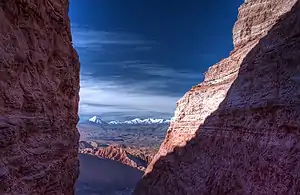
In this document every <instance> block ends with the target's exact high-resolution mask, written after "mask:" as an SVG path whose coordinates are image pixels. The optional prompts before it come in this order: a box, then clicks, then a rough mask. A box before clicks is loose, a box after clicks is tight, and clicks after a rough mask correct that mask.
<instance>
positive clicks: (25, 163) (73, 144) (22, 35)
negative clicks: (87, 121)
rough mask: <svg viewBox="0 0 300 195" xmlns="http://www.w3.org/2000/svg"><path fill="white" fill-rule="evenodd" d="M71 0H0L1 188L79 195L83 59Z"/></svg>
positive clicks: (2, 190) (3, 190)
mask: <svg viewBox="0 0 300 195" xmlns="http://www.w3.org/2000/svg"><path fill="white" fill-rule="evenodd" d="M68 7H69V2H68V0H38V1H35V0H1V1H0V18H1V20H0V34H1V36H0V194H9V195H10V194H12V195H14V194H15V195H20V194H22V195H23V194H24V195H25V194H28V195H29V194H30V195H36V194H49V195H50V194H51V195H54V194H59V195H61V194H65V195H69V194H73V192H74V190H73V188H74V183H75V180H76V178H77V177H78V160H77V152H78V139H79V133H78V131H77V128H76V124H77V121H78V115H77V110H78V100H79V96H78V92H79V61H78V57H77V54H76V51H75V50H74V49H73V47H72V43H71V42H72V40H71V33H70V22H69V17H68Z"/></svg>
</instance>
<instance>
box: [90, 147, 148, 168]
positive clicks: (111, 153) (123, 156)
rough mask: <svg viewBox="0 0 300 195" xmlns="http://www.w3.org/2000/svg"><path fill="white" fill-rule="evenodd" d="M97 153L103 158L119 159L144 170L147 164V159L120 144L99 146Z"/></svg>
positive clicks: (123, 162)
mask: <svg viewBox="0 0 300 195" xmlns="http://www.w3.org/2000/svg"><path fill="white" fill-rule="evenodd" d="M95 155H96V156H99V157H102V158H106V159H111V160H116V161H119V162H121V163H122V164H125V165H128V166H131V167H134V168H137V169H140V170H142V171H144V170H145V167H146V166H147V162H146V161H144V160H142V159H141V158H139V157H137V156H135V155H133V154H131V153H129V152H128V151H127V150H126V149H123V148H120V147H118V146H108V147H105V148H99V149H98V150H97V151H96V152H95Z"/></svg>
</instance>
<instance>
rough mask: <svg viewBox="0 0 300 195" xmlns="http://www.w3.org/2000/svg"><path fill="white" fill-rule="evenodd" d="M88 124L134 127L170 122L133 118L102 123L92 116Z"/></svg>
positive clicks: (166, 120)
mask: <svg viewBox="0 0 300 195" xmlns="http://www.w3.org/2000/svg"><path fill="white" fill-rule="evenodd" d="M89 122H91V123H95V124H101V125H103V124H104V125H105V124H109V125H120V124H130V125H136V124H149V125H150V124H168V123H170V122H171V120H169V119H156V118H147V119H140V118H135V119H132V120H127V121H118V120H113V121H109V122H105V121H103V120H102V119H101V118H100V117H97V116H93V117H92V118H90V119H89Z"/></svg>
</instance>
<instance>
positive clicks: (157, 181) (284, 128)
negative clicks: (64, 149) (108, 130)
mask: <svg viewBox="0 0 300 195" xmlns="http://www.w3.org/2000/svg"><path fill="white" fill-rule="evenodd" d="M233 40H234V46H235V48H234V50H233V51H232V52H231V54H230V56H229V57H228V58H226V59H224V60H222V61H221V62H219V63H218V64H216V65H214V66H212V67H210V68H209V70H208V71H207V73H206V75H205V80H204V82H202V83H201V84H199V85H198V86H195V87H193V88H192V89H191V90H190V91H189V92H188V93H186V94H185V96H184V97H183V98H182V99H181V100H179V101H178V103H177V109H176V112H175V120H174V121H173V122H172V123H171V125H170V127H169V130H168V133H167V135H166V138H165V141H164V142H163V144H162V145H161V147H160V149H159V152H158V153H157V155H156V156H155V157H154V160H153V161H152V162H151V164H150V165H149V166H148V168H147V170H146V174H145V175H144V178H143V179H142V180H141V181H140V183H139V185H138V186H137V188H136V190H135V194H137V195H144V194H149V195H150V194H151V195H155V194H191V195H192V194H297V193H300V188H299V187H298V186H299V184H300V183H299V179H300V176H299V174H298V168H297V167H299V166H300V163H299V162H300V152H299V151H300V137H299V130H300V79H299V78H300V3H299V1H297V0H289V1H283V0H247V1H245V3H244V4H243V5H242V6H241V7H240V8H239V15H238V20H237V22H236V23H235V26H234V29H233Z"/></svg>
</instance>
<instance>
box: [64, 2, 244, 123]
mask: <svg viewBox="0 0 300 195" xmlns="http://www.w3.org/2000/svg"><path fill="white" fill-rule="evenodd" d="M241 3H242V0H222V1H221V0H219V1H216V0H215V1H214V0H211V1H202V0H185V1H183V0H172V1H171V0H163V1H162V0H70V8H69V15H70V20H71V29H72V39H73V45H74V47H75V49H76V50H77V52H78V55H79V60H80V63H81V74H80V77H81V78H80V82H81V89H80V106H79V116H80V118H81V119H82V120H86V119H87V118H89V117H92V116H94V115H97V116H99V117H101V118H102V119H104V120H128V119H132V118H136V117H139V118H147V117H155V118H171V117H172V116H173V114H174V111H175V108H176V102H177V101H178V100H179V99H180V98H181V97H182V96H183V95H184V94H185V93H186V92H187V91H188V90H189V89H190V88H191V87H192V86H194V85H197V84H198V83H200V82H201V81H203V79H204V73H205V71H206V70H207V69H208V67H209V66H211V65H213V64H215V63H217V62H218V61H220V60H221V59H223V58H225V57H227V56H228V55H229V53H230V51H231V50H232V49H233V44H232V27H233V25H234V22H235V21H236V18H237V11H238V7H239V6H240V5H241Z"/></svg>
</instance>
